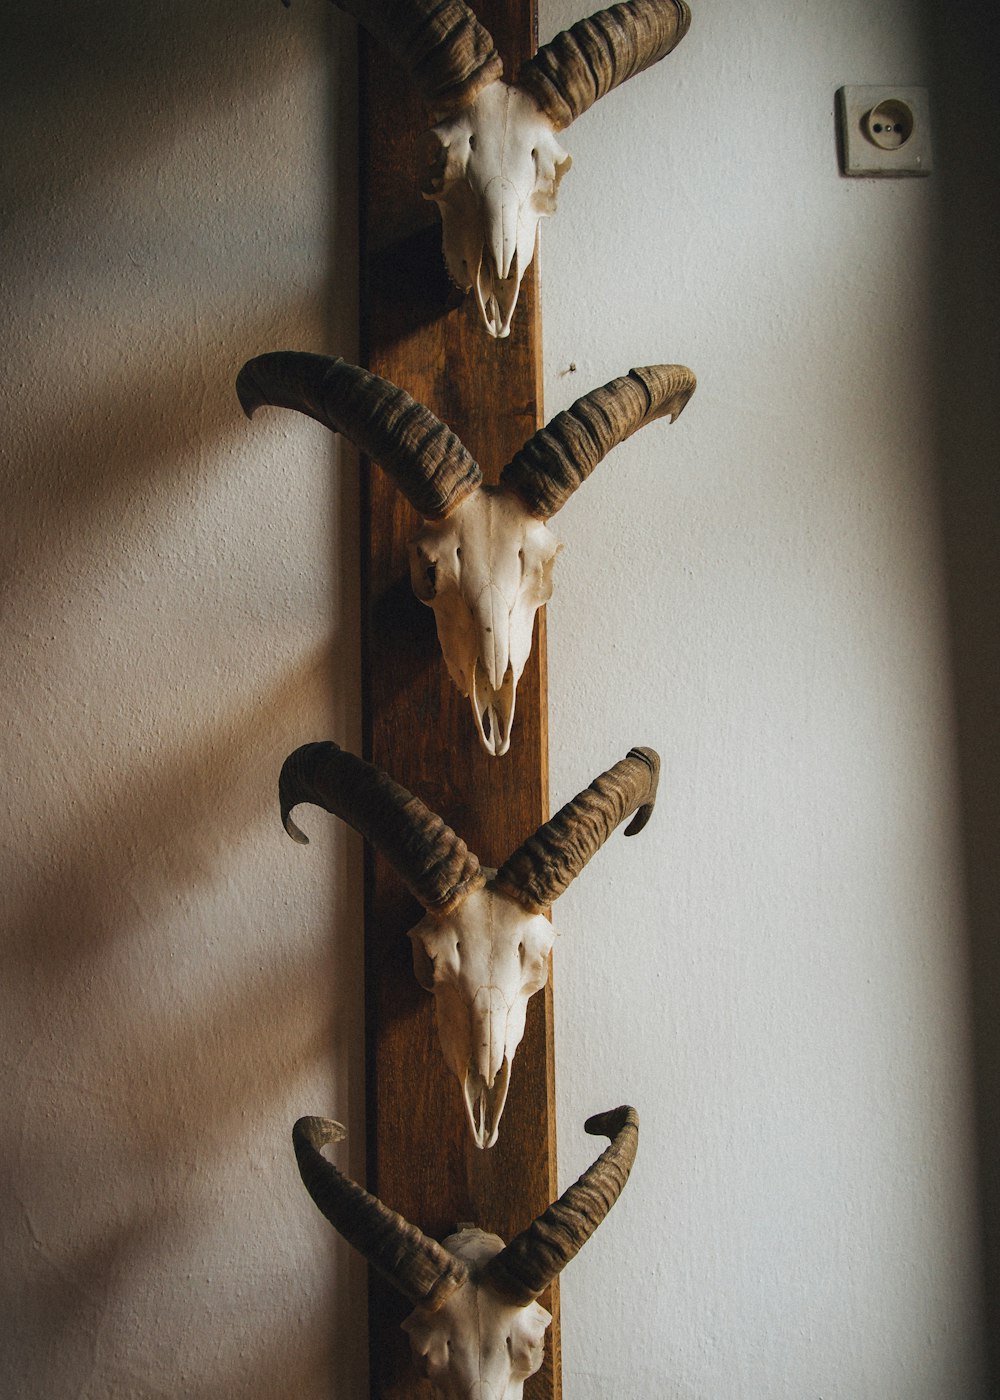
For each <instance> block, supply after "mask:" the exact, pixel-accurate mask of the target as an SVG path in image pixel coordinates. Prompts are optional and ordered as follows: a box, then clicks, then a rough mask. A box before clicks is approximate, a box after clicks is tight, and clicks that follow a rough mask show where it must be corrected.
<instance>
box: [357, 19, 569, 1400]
mask: <svg viewBox="0 0 1000 1400" xmlns="http://www.w3.org/2000/svg"><path fill="white" fill-rule="evenodd" d="M475 8H476V11H477V13H478V15H479V17H480V18H481V20H482V21H483V23H484V24H485V25H486V26H487V27H488V29H489V30H490V32H491V33H492V35H493V37H494V39H495V41H496V43H497V46H498V48H499V50H500V52H501V54H502V56H503V59H504V66H505V73H506V75H507V76H508V77H510V76H512V75H514V74H516V72H517V68H518V66H519V64H520V63H521V62H522V61H523V59H524V58H526V57H528V56H529V55H530V54H531V53H532V52H534V48H535V43H536V33H535V26H536V16H535V7H534V3H533V0H477V4H476V7H475ZM360 63H361V112H362V136H361V170H362V198H361V204H362V230H361V244H362V253H361V257H362V342H363V354H364V363H365V364H366V366H367V368H369V369H371V370H373V371H374V372H375V373H377V374H380V375H382V376H383V377H384V378H386V379H390V380H392V381H393V382H394V383H396V384H399V385H400V386H401V387H402V388H404V389H406V390H407V391H408V392H409V393H411V394H412V395H413V396H414V397H415V398H417V399H419V400H421V402H423V403H425V404H426V405H427V406H428V407H429V408H431V409H432V410H433V411H434V412H435V413H436V414H437V415H438V416H439V417H440V418H442V419H443V420H444V421H445V422H446V423H447V424H448V425H449V426H450V427H451V428H453V429H454V431H455V432H456V433H458V435H459V436H460V437H461V439H462V440H463V442H464V443H465V445H466V446H467V447H468V449H469V450H470V451H471V452H472V454H473V456H474V457H476V459H477V460H478V461H479V463H480V465H481V467H482V469H483V473H484V476H485V478H486V480H487V481H495V480H496V479H497V477H498V475H499V472H500V468H501V467H502V466H503V465H504V464H505V463H506V462H507V461H508V460H509V458H510V457H511V456H513V454H514V452H515V451H516V450H517V449H518V448H519V447H520V446H521V444H522V443H523V442H524V441H525V439H526V438H527V437H528V436H529V435H530V434H531V433H532V432H534V431H535V429H536V428H537V427H539V426H540V424H541V421H542V420H541V414H542V402H541V337H540V325H539V308H538V277H537V269H538V264H537V260H536V261H535V263H533V265H532V267H531V268H530V269H529V271H528V274H527V276H526V277H525V279H524V284H523V286H522V290H521V297H520V301H519V304H518V307H517V311H516V313H515V316H514V322H513V327H512V331H511V335H510V338H509V339H508V340H505V341H495V340H491V339H490V338H489V337H488V336H487V335H486V333H485V331H484V330H483V329H482V327H481V326H480V324H479V318H478V313H477V312H476V309H475V304H474V302H473V301H472V299H471V298H460V297H459V296H458V294H457V293H455V292H454V290H453V289H451V288H450V284H449V283H448V280H447V277H446V275H445V271H444V263H443V259H442V254H441V237H440V225H439V220H438V215H437V211H436V209H435V208H434V206H433V205H431V204H429V203H427V202H425V201H424V200H423V199H422V198H421V197H420V193H419V182H420V154H419V146H420V136H421V134H422V133H423V132H424V131H425V130H426V128H427V119H426V116H425V114H424V112H423V110H422V108H421V105H420V102H419V101H418V99H417V98H416V96H415V94H414V92H413V90H412V88H411V86H410V84H409V82H408V81H407V79H406V76H405V74H403V73H402V71H401V70H400V69H399V68H398V67H397V66H396V65H395V64H394V63H393V62H392V60H391V59H389V58H388V57H387V56H386V55H385V53H384V52H383V51H381V50H379V49H377V48H376V47H375V46H374V45H372V44H371V43H370V42H368V41H367V40H366V39H365V38H364V37H362V41H361V59H360ZM362 470H363V473H364V474H365V475H364V490H363V502H364V504H363V523H362V530H363V540H362V557H363V559H364V560H365V564H366V575H365V578H364V581H363V582H364V604H363V617H364V668H365V669H364V674H365V724H366V732H365V755H366V757H368V758H370V759H371V760H372V762H374V763H377V764H378V765H379V766H380V767H382V768H385V769H386V770H387V771H388V772H390V773H391V774H392V775H393V777H395V778H396V779H397V780H398V781H399V782H401V783H402V784H403V785H404V786H406V787H408V788H410V789H412V790H413V791H414V792H416V793H417V794H418V795H419V796H420V797H421V798H423V800H424V801H425V802H427V803H428V805H429V806H430V807H432V808H433V809H434V810H435V811H437V812H439V813H440V814H441V816H443V817H444V819H445V820H446V821H447V822H448V823H449V824H450V825H452V826H453V827H454V828H455V830H456V831H457V832H458V833H459V835H461V836H462V837H463V838H464V839H465V841H466V842H467V843H468V844H469V846H470V848H471V849H472V850H474V851H475V852H476V854H477V855H478V856H479V857H480V859H481V860H482V861H483V863H484V864H486V865H491V866H496V865H499V864H500V863H501V862H502V861H503V860H504V859H505V858H506V856H507V855H508V854H509V853H510V852H511V851H512V850H513V849H514V848H515V847H516V846H517V844H518V843H519V842H520V841H521V840H523V838H524V837H525V836H526V835H527V834H529V833H530V832H531V831H533V830H534V829H535V827H537V826H538V824H539V823H540V822H541V821H543V820H545V818H546V816H547V815H548V768H547V757H548V755H547V735H546V694H545V623H544V613H543V614H541V615H540V616H539V619H538V622H537V623H536V634H535V643H534V647H533V651H532V656H531V659H530V661H529V663H528V666H527V668H526V670H525V673H524V676H523V678H522V680H521V683H520V686H519V687H518V696H517V712H516V717H515V721H514V732H513V738H512V743H511V749H510V752H509V753H508V754H506V755H505V756H504V757H503V758H500V759H495V758H490V757H488V756H487V755H486V754H485V753H484V752H483V751H482V749H481V748H480V747H479V743H478V740H477V738H476V735H475V728H474V724H473V720H472V714H471V711H470V709H469V704H468V701H467V700H465V699H464V698H463V697H462V696H460V695H459V694H458V692H457V691H456V690H455V688H454V686H453V685H452V683H451V681H450V680H449V678H448V675H447V672H446V671H445V668H444V663H443V661H442V660H441V655H440V650H439V648H438V644H437V638H436V635H435V629H434V619H433V616H432V614H431V612H430V609H428V608H425V607H424V606H423V605H422V604H420V603H419V602H418V601H417V600H416V599H415V598H414V597H413V595H412V593H411V592H410V585H409V571H408V562H407V552H406V546H407V542H408V540H409V539H410V537H411V536H412V535H413V534H414V533H415V531H416V529H417V527H418V525H419V518H418V517H417V516H416V515H415V513H414V512H413V510H412V508H411V507H410V506H409V505H408V503H407V502H406V501H405V500H404V499H403V498H402V497H401V496H400V495H399V494H398V493H397V492H396V491H395V490H394V489H393V488H392V486H391V485H390V484H389V482H388V481H387V480H386V479H385V478H384V477H383V476H382V474H381V473H380V472H379V471H378V470H377V469H376V468H369V467H368V466H367V464H365V463H363V464H362ZM421 912H422V911H421V910H420V908H419V906H418V905H417V904H416V903H415V902H414V901H413V900H412V898H411V897H410V895H409V894H408V893H407V891H406V890H405V888H404V887H403V885H402V883H401V882H400V881H399V879H398V877H396V876H395V875H394V874H393V872H392V871H391V870H390V869H389V868H388V867H387V866H386V864H385V863H384V861H382V860H381V859H379V858H375V857H372V856H369V865H368V869H367V875H366V920H365V921H366V933H365V939H366V1014H367V1028H366V1035H367V1054H368V1064H367V1083H368V1090H367V1095H368V1124H369V1128H368V1185H369V1188H370V1189H372V1190H374V1191H376V1192H377V1193H378V1195H379V1196H380V1197H381V1198H382V1199H383V1200H384V1201H385V1202H386V1204H387V1205H390V1206H392V1207H393V1208H394V1209H395V1210H398V1211H401V1212H402V1213H403V1214H404V1215H405V1216H406V1217H407V1218H408V1219H410V1220H412V1221H413V1222H414V1223H415V1224H418V1225H420V1226H422V1227H423V1228H424V1229H425V1230H427V1231H428V1232H429V1233H431V1234H433V1235H435V1236H436V1237H438V1238H441V1237H442V1236H443V1235H445V1234H447V1233H448V1232H449V1231H450V1230H452V1229H453V1228H454V1227H455V1226H456V1225H457V1224H458V1223H459V1222H460V1221H471V1222H474V1223H475V1224H477V1225H479V1226H481V1227H482V1228H484V1229H487V1230H493V1231H495V1232H496V1233H497V1234H499V1235H501V1236H502V1237H503V1238H504V1239H510V1238H511V1237H512V1236H513V1235H514V1234H515V1233H516V1232H517V1231H518V1230H520V1229H522V1228H523V1227H524V1226H525V1225H527V1224H528V1223H529V1222H530V1220H531V1219H533V1217H534V1216H535V1215H537V1214H539V1213H540V1212H541V1211H542V1210H544V1209H545V1207H546V1206H547V1205H548V1203H549V1202H550V1201H551V1200H552V1199H553V1198H554V1196H555V1195H556V1194H557V1190H556V1155H555V1116H554V1110H553V1093H554V1082H553V1053H552V993H551V969H550V979H549V986H548V988H547V989H546V991H545V993H544V994H539V995H537V996H535V997H533V998H532V1000H531V1002H530V1003H529V1009H528V1019H527V1029H526V1032H525V1037H524V1040H523V1042H522V1044H521V1047H520V1049H519V1051H518V1054H517V1058H516V1060H515V1062H514V1070H513V1075H512V1081H511V1088H510V1095H509V1098H508V1102H507V1108H506V1111H505V1114H504V1117H503V1120H502V1123H501V1128H500V1140H499V1142H498V1143H497V1145H496V1147H494V1148H492V1149H491V1150H490V1151H488V1152H481V1151H479V1150H478V1149H477V1148H476V1147H475V1146H474V1145H473V1143H472V1140H471V1137H470V1136H469V1132H468V1129H467V1127H466V1124H465V1119H464V1111H463V1108H462V1102H461V1094H460V1091H459V1088H458V1085H457V1083H456V1081H455V1080H454V1078H453V1077H452V1076H451V1074H450V1073H449V1072H448V1070H447V1068H446V1066H445V1063H444V1059H443V1056H442V1054H441V1051H440V1048H439V1046H438V1041H437V1033H436V1028H435V1025H434V1011H433V1001H432V999H431V997H430V996H429V995H428V994H427V993H426V992H424V991H422V990H421V988H420V987H419V985H418V984H417V981H416V979H415V978H414V976H413V973H412V970H411V966H410V945H409V941H408V940H407V939H406V938H405V936H404V934H405V931H406V930H407V929H408V928H410V927H412V925H413V924H414V923H416V922H417V920H418V919H419V917H420V915H421ZM552 1293H553V1294H554V1295H555V1296H548V1295H547V1296H545V1297H543V1298H542V1300H541V1301H542V1302H543V1304H544V1305H545V1306H547V1307H549V1308H550V1310H551V1311H552V1312H553V1313H554V1314H556V1318H555V1321H554V1322H553V1325H552V1327H551V1328H550V1329H549V1333H548V1335H547V1339H546V1361H545V1365H544V1367H543V1368H542V1370H541V1371H540V1372H539V1373H538V1374H537V1375H536V1376H534V1377H533V1378H532V1379H531V1380H530V1381H529V1382H528V1383H527V1385H526V1387H525V1395H526V1396H527V1397H530V1400H559V1398H560V1396H561V1384H560V1366H559V1339H558V1297H557V1289H555V1288H554V1289H553V1290H552ZM369 1308H370V1312H369V1346H370V1354H371V1394H372V1396H375V1397H379V1400H390V1397H391V1400H401V1398H402V1397H404V1396H405V1397H428V1396H430V1394H431V1391H430V1387H429V1386H428V1384H427V1383H426V1382H422V1381H419V1380H418V1379H417V1378H416V1373H415V1371H414V1369H413V1367H412V1364H411V1361H410V1357H409V1344H408V1342H407V1339H406V1337H405V1335H404V1334H403V1333H402V1332H401V1331H400V1330H399V1323H400V1321H401V1320H402V1318H403V1317H404V1316H405V1314H406V1312H407V1306H406V1304H405V1303H404V1302H403V1301H402V1300H401V1299H400V1298H399V1297H398V1296H397V1295H396V1294H394V1293H393V1292H392V1291H391V1290H389V1289H387V1288H386V1287H384V1286H383V1285H381V1284H380V1283H379V1282H378V1280H373V1281H372V1283H371V1287H370V1297H369Z"/></svg>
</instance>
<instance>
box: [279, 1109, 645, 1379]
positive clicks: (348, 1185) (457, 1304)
mask: <svg viewBox="0 0 1000 1400" xmlns="http://www.w3.org/2000/svg"><path fill="white" fill-rule="evenodd" d="M585 1128H586V1131H587V1132H588V1133H592V1134H601V1135H604V1136H607V1137H609V1138H611V1146H610V1147H608V1148H606V1149H605V1151H604V1152H603V1153H602V1154H601V1156H600V1157H599V1158H598V1159H597V1161H596V1162H594V1163H593V1164H592V1165H591V1166H590V1167H589V1168H588V1169H587V1170H586V1171H585V1172H584V1174H583V1175H582V1176H581V1177H580V1178H579V1180H578V1181H577V1182H575V1183H574V1185H572V1186H570V1187H569V1188H568V1190H566V1191H564V1192H563V1194H562V1196H560V1198H559V1200H558V1201H554V1202H553V1203H552V1205H550V1206H549V1207H548V1208H547V1209H546V1210H545V1211H543V1213H542V1214H541V1215H540V1216H539V1217H538V1219H537V1220H535V1221H534V1222H533V1223H532V1224H531V1225H529V1226H528V1228H527V1229H525V1230H522V1231H521V1233H520V1234H519V1235H518V1236H517V1238H516V1239H515V1240H513V1241H512V1242H511V1243H510V1244H509V1245H504V1243H503V1241H502V1240H501V1239H500V1238H499V1236H497V1235H491V1234H487V1233H486V1232H485V1231H483V1230H479V1229H476V1228H474V1227H472V1226H463V1227H460V1229H459V1230H458V1232H457V1233H456V1234H453V1235H449V1236H448V1238H447V1239H446V1240H444V1242H443V1243H442V1244H438V1242H437V1241H436V1240H433V1239H431V1238H430V1237H429V1236H427V1235H425V1234H424V1233H423V1232H422V1231H421V1230H419V1229H418V1228H417V1227H416V1226H414V1225H411V1224H409V1222H407V1221H406V1220H404V1219H403V1217H402V1216H400V1215H397V1214H396V1213H395V1212H394V1211H391V1210H390V1209H389V1208H388V1207H387V1206H385V1205H383V1203H382V1202H381V1201H380V1200H378V1198H377V1197H375V1196H372V1195H370V1194H369V1193H368V1192H367V1191H365V1190H364V1189H363V1188H362V1187H360V1186H358V1185H357V1183H356V1182H353V1181H351V1180H350V1179H349V1178H348V1177H345V1176H344V1175H343V1174H342V1173H341V1172H340V1171H338V1169H337V1168H336V1167H335V1166H334V1165H333V1163H332V1162H329V1161H327V1159H326V1158H325V1157H324V1156H323V1155H322V1152H321V1149H322V1148H323V1147H324V1146H325V1145H326V1144H327V1143H330V1142H337V1141H339V1140H340V1139H342V1138H343V1137H344V1136H345V1132H344V1129H343V1127H342V1126H341V1125H340V1124H339V1123H335V1122H334V1121H333V1120H332V1119H329V1118H300V1119H299V1121H298V1122H297V1123H296V1124H295V1127H294V1128H293V1129H292V1141H293V1144H294V1147H295V1156H296V1160H297V1162H298V1167H299V1172H300V1173H301V1176H302V1180H303V1182H304V1183H305V1186H306V1189H307V1190H308V1192H309V1194H310V1195H311V1196H312V1198H313V1200H314V1201H315V1203H316V1205H317V1206H318V1207H319V1209H320V1210H321V1211H322V1212H323V1214H324V1215H325V1216H326V1218H327V1219H328V1220H329V1221H330V1223H331V1224H332V1225H333V1226H334V1228H335V1229H336V1230H338V1231H339V1232H340V1234H342V1235H343V1236H344V1238H345V1239H346V1240H348V1242H349V1243H350V1244H352V1245H353V1246H354V1248H355V1249H357V1250H359V1251H360V1252H361V1253H362V1254H363V1255H364V1256H365V1258H366V1259H367V1260H368V1262H369V1264H370V1265H371V1266H372V1268H374V1269H375V1270H376V1271H377V1272H378V1273H379V1274H381V1275H382V1277H383V1278H385V1279H386V1280H387V1281H388V1282H389V1283H390V1284H392V1285H393V1287H395V1288H397V1289H398V1290H399V1291H400V1293H402V1294H403V1296H404V1297H406V1298H407V1299H408V1300H409V1301H410V1302H411V1303H413V1304H415V1307H414V1310H413V1312H412V1313H410V1315H409V1316H408V1317H407V1318H406V1319H405V1320H404V1322H403V1324H402V1326H403V1330H404V1331H405V1332H406V1333H407V1334H408V1336H409V1338H410V1346H411V1348H412V1350H413V1354H414V1359H415V1360H416V1363H417V1367H418V1369H419V1370H420V1371H421V1373H422V1374H423V1375H425V1376H426V1377H427V1378H428V1379H429V1380H430V1382H431V1385H432V1386H433V1388H434V1394H435V1395H436V1396H437V1397H439V1400H521V1396H522V1393H523V1387H524V1382H525V1381H526V1380H527V1378H528V1377H529V1376H531V1375H534V1373H535V1372H536V1371H537V1370H538V1369H539V1367H540V1366H541V1364H542V1358H543V1353H544V1346H545V1331H546V1328H547V1327H548V1325H549V1323H550V1322H551V1321H552V1315H551V1313H548V1312H546V1310H545V1309H544V1308H543V1307H541V1306H540V1304H539V1303H538V1302H537V1299H538V1296H539V1294H541V1293H542V1292H543V1290H544V1289H545V1288H547V1287H548V1285H549V1284H550V1283H551V1282H552V1280H553V1279H554V1278H555V1277H556V1275H557V1274H558V1273H560V1271H561V1270H562V1269H563V1268H565V1266H566V1265H567V1264H568V1263H569V1261H570V1260H571V1259H572V1258H574V1257H575V1255H576V1254H577V1253H578V1252H579V1251H580V1250H581V1249H582V1248H583V1246H584V1245H585V1244H586V1242H587V1240H588V1239H589V1238H590V1236H591V1235H592V1234H593V1233H594V1231H595V1230H596V1229H597V1227H598V1226H599V1225H600V1224H601V1222H602V1221H603V1220H604V1219H605V1217H606V1216H607V1213H608V1211H609V1210H610V1209H611V1207H612V1206H613V1205H614V1203H615V1201H616V1200H617V1199H618V1196H619V1195H620V1193H621V1191H622V1188H623V1187H624V1185H625V1182H626V1181H627V1180H628V1175H629V1172H630V1170H631V1168H632V1163H633V1162H634V1160H635V1154H636V1149H637V1147H638V1143H639V1118H638V1115H637V1113H636V1111H635V1109H634V1108H629V1107H628V1106H627V1105H623V1106H622V1107H621V1108H617V1109H612V1110H611V1112H609V1113H601V1114H597V1115H595V1116H594V1117H593V1118H589V1119H588V1120H587V1123H586V1124H585Z"/></svg>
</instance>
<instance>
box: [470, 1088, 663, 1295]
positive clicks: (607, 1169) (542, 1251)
mask: <svg viewBox="0 0 1000 1400" xmlns="http://www.w3.org/2000/svg"><path fill="white" fill-rule="evenodd" d="M584 1127H585V1128H586V1130H587V1132H588V1133H593V1134H597V1135H603V1136H606V1137H609V1138H611V1139H612V1142H611V1146H610V1147H608V1148H605V1150H604V1151H603V1152H602V1153H601V1155H600V1157H598V1159H597V1161H596V1162H594V1164H593V1165H592V1166H591V1167H589V1168H588V1169H587V1170H586V1171H585V1172H584V1174H583V1176H581V1177H580V1179H579V1181H577V1182H575V1183H574V1185H572V1186H571V1187H570V1188H569V1189H568V1190H567V1191H564V1192H563V1194H562V1195H561V1196H560V1197H559V1199H558V1201H554V1202H553V1204H552V1205H550V1206H549V1208H548V1209H547V1210H545V1211H543V1212H542V1214H541V1215H540V1216H539V1217H538V1218H537V1220H535V1221H533V1222H532V1224H531V1225H529V1226H528V1228H527V1229H526V1230H522V1231H521V1233H520V1234H519V1235H518V1236H517V1237H516V1239H513V1240H511V1242H510V1244H509V1245H507V1246H506V1247H505V1248H504V1249H502V1250H501V1251H500V1253H499V1254H497V1255H495V1256H494V1257H493V1258H492V1259H491V1260H490V1261H489V1263H488V1264H486V1266H485V1268H484V1269H483V1271H482V1274H481V1275H480V1280H481V1282H483V1283H488V1284H489V1286H490V1287H491V1288H493V1289H495V1290H496V1292H497V1293H499V1294H501V1295H502V1296H503V1297H504V1298H507V1299H508V1300H509V1301H510V1302H512V1303H517V1304H519V1305H520V1306H521V1307H526V1306H527V1304H528V1303H530V1302H532V1301H533V1300H534V1299H535V1298H537V1297H538V1295H539V1293H541V1292H542V1290H543V1289H545V1288H546V1287H547V1286H548V1285H549V1284H550V1283H551V1282H552V1280H553V1279H554V1278H555V1276H556V1274H558V1273H559V1272H560V1270H562V1269H564V1268H565V1267H566V1265H567V1264H568V1263H569V1261H570V1260H571V1259H572V1258H573V1257H574V1256H575V1255H576V1254H578V1253H579V1252H580V1250H581V1249H582V1248H583V1246H584V1245H585V1244H586V1243H587V1241H588V1240H589V1239H590V1237H591V1235H592V1234H593V1233H594V1231H595V1230H596V1229H597V1227H598V1225H600V1223H601V1221H602V1220H603V1219H604V1217H605V1216H606V1215H607V1213H608V1211H609V1210H610V1209H611V1207H612V1206H613V1205H614V1203H615V1201H617V1199H618V1197H619V1196H620V1195H621V1192H622V1188H623V1187H624V1185H625V1183H626V1181H628V1174H629V1172H630V1171H631V1170H632V1163H633V1162H634V1161H635V1154H636V1149H637V1148H638V1146H639V1115H638V1114H637V1113H636V1111H635V1109H634V1108H630V1107H629V1106H628V1105H627V1104H623V1105H622V1106H621V1108H613V1109H611V1110H610V1112H608V1113H598V1114H595V1115H594V1117H593V1118H588V1119H587V1121H586V1123H585V1124H584Z"/></svg>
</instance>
